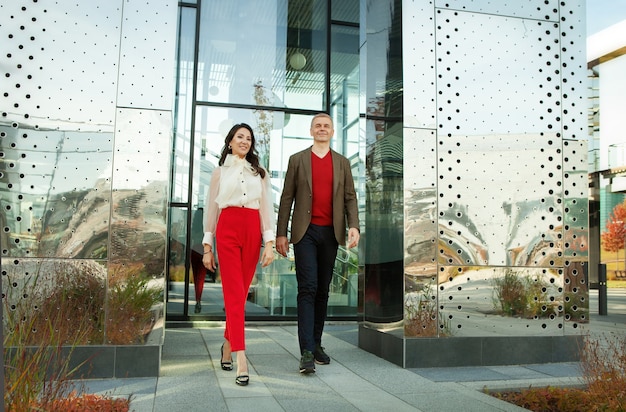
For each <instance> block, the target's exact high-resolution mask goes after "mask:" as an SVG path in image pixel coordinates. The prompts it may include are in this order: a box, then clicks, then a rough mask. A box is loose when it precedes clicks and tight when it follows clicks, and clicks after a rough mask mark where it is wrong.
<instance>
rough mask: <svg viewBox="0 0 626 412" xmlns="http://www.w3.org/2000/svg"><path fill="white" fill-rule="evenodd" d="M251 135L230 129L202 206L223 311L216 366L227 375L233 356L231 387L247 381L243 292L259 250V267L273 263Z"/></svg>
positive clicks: (265, 198)
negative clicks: (217, 276) (219, 358)
mask: <svg viewBox="0 0 626 412" xmlns="http://www.w3.org/2000/svg"><path fill="white" fill-rule="evenodd" d="M254 142H255V140H254V132H253V131H252V128H251V127H250V126H248V125H247V124H245V123H241V124H236V125H234V126H233V127H232V128H231V129H230V131H229V132H228V135H226V139H225V141H224V148H223V149H222V155H221V157H220V160H219V166H220V167H218V168H217V169H215V170H214V171H213V175H212V176H211V183H210V186H209V193H208V197H207V202H206V215H205V222H204V223H205V226H204V238H203V239H202V245H203V247H204V255H203V257H202V263H203V264H204V266H205V267H206V268H207V269H209V270H211V271H215V268H216V262H215V255H214V252H213V250H214V249H213V237H214V236H215V239H216V241H217V242H216V247H217V255H218V256H219V260H220V273H221V278H222V292H223V294H224V306H225V310H226V329H225V331H224V339H225V342H224V343H223V344H222V351H221V352H222V358H221V360H220V364H221V367H222V369H223V370H232V369H233V366H232V353H233V352H236V354H237V375H236V378H235V382H236V383H237V384H238V385H241V386H245V385H247V384H248V382H249V381H250V377H249V373H248V361H247V359H246V353H245V349H246V345H245V335H244V321H245V306H246V300H247V298H248V289H249V288H250V283H252V278H253V277H254V272H255V270H256V266H257V262H258V260H259V252H260V249H261V238H262V239H263V243H264V244H265V248H264V250H263V255H262V257H261V265H262V266H263V267H265V266H267V265H269V264H270V263H272V261H273V260H274V251H273V248H274V241H275V239H276V236H275V234H274V213H273V207H272V197H271V185H270V177H269V174H268V173H267V171H266V170H265V169H263V167H261V166H260V165H259V157H258V155H257V153H256V149H255V147H254Z"/></svg>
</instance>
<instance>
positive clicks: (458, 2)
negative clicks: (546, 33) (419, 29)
mask: <svg viewBox="0 0 626 412" xmlns="http://www.w3.org/2000/svg"><path fill="white" fill-rule="evenodd" d="M562 3H565V2H561V4H562ZM435 7H443V8H448V9H455V10H462V11H471V12H477V13H476V14H478V13H485V14H497V15H503V16H515V17H523V18H530V19H537V20H554V21H557V20H558V19H559V1H558V0H539V1H517V0H509V1H507V0H499V1H485V0H435Z"/></svg>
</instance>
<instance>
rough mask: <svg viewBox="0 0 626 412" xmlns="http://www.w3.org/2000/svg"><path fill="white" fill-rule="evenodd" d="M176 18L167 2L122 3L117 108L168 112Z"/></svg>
mask: <svg viewBox="0 0 626 412" xmlns="http://www.w3.org/2000/svg"><path fill="white" fill-rule="evenodd" d="M176 15H177V9H176V3H175V2H173V1H171V0H150V1H149V2H147V1H142V0H130V1H128V0H127V1H126V2H124V16H123V20H122V30H121V36H120V39H121V42H120V62H119V70H120V76H119V87H118V97H117V105H118V106H122V107H136V108H140V107H146V108H152V109H161V110H170V109H171V108H172V96H173V91H174V88H173V85H172V82H173V81H174V57H175V43H176Z"/></svg>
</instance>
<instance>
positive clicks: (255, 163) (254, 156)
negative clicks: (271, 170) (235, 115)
mask: <svg viewBox="0 0 626 412" xmlns="http://www.w3.org/2000/svg"><path fill="white" fill-rule="evenodd" d="M242 127H243V128H244V129H247V130H248V131H249V132H250V137H252V143H251V144H250V150H248V153H247V154H246V160H247V161H248V162H249V163H250V164H251V165H252V168H253V169H254V171H255V174H257V175H261V179H262V178H264V177H265V170H264V169H263V168H262V167H261V165H260V164H259V154H258V153H257V151H256V147H254V142H256V139H255V138H254V131H253V130H252V127H250V126H249V125H247V124H245V123H238V124H236V125H234V126H233V127H231V129H230V131H229V132H228V134H227V135H226V139H224V147H223V148H222V155H221V156H220V161H219V163H218V164H219V165H220V166H221V165H223V164H224V161H225V160H226V156H227V155H228V154H229V153H230V149H229V148H228V145H229V144H230V142H231V141H232V140H233V137H235V133H236V132H237V130H239V129H241V128H242Z"/></svg>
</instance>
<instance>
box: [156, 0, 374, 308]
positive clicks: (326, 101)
mask: <svg viewBox="0 0 626 412" xmlns="http://www.w3.org/2000/svg"><path fill="white" fill-rule="evenodd" d="M250 21H255V23H254V24H248V23H249V22H250ZM358 21H359V3H358V2H356V1H352V2H328V1H326V0H302V1H286V0H282V1H281V0H262V1H238V2H231V1H210V2H208V1H204V2H198V4H183V5H181V6H180V22H179V27H180V29H179V30H180V32H179V54H178V84H177V89H178V90H179V93H178V95H177V96H178V98H177V103H176V116H175V118H176V120H175V124H176V129H175V139H174V159H173V165H174V171H173V175H172V183H171V185H172V198H171V203H170V228H171V230H170V238H169V249H170V260H169V279H168V300H167V301H168V306H167V313H168V319H173V320H174V319H188V318H189V317H192V318H194V319H224V312H223V305H222V304H221V302H222V297H221V286H220V273H219V258H218V269H217V271H216V272H217V273H206V270H205V269H204V268H203V266H202V264H201V259H202V255H201V253H202V245H201V241H202V234H203V225H202V213H203V210H204V202H205V196H206V193H207V190H208V184H209V180H210V178H211V173H212V171H213V170H214V169H215V168H216V167H217V166H218V160H219V155H220V152H221V149H222V147H223V145H224V138H225V136H226V133H227V132H228V130H229V129H230V127H231V126H232V125H233V124H235V123H241V122H243V123H248V124H250V125H251V126H252V127H253V128H254V130H255V137H256V139H257V149H258V151H259V157H260V159H261V163H262V164H263V166H265V167H266V168H267V169H268V170H269V171H270V173H271V176H272V188H273V195H274V206H275V208H276V209H277V207H278V200H279V197H280V193H281V190H282V183H283V178H284V174H285V170H286V167H287V162H288V160H289V156H290V155H291V154H293V153H295V152H297V151H299V150H302V149H305V148H307V147H309V146H310V145H311V144H312V139H311V137H310V136H309V125H310V119H311V117H312V115H313V114H315V113H318V112H327V113H330V114H331V115H332V116H333V119H334V121H335V137H334V138H333V141H332V142H331V145H332V148H333V149H334V150H336V151H338V152H339V153H342V154H344V155H345V156H346V157H348V158H349V159H350V161H351V164H352V166H353V175H354V176H355V179H356V180H357V182H356V183H357V189H358V190H359V193H358V196H359V199H360V200H361V203H362V204H364V197H365V195H364V184H363V182H359V181H360V180H361V177H360V176H362V175H363V170H364V163H365V161H364V158H363V156H362V154H361V145H360V143H359V142H360V132H359V125H360V121H359V98H360V96H359V93H360V90H359V63H360V59H359V24H358ZM289 256H290V257H289V258H283V257H282V256H280V255H276V260H275V262H274V263H273V264H272V265H270V266H269V267H267V268H261V267H260V266H259V267H258V268H257V273H256V275H255V279H254V280H253V284H252V287H251V290H250V294H249V299H248V307H247V317H248V319H263V318H266V317H273V318H274V317H288V318H294V317H295V310H296V307H295V306H296V293H297V292H296V284H295V272H294V263H293V257H292V256H293V253H290V255H289ZM358 262H359V259H358V250H347V249H346V248H345V247H343V246H342V247H340V251H339V254H338V258H337V262H336V266H335V276H334V280H333V284H332V285H331V288H332V289H331V298H330V304H329V316H330V317H335V318H345V317H349V318H352V319H356V314H357V306H358V299H357V290H358V274H359V264H358ZM198 302H200V306H201V309H200V310H199V311H198V310H197V309H196V307H197V306H196V303H198Z"/></svg>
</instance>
